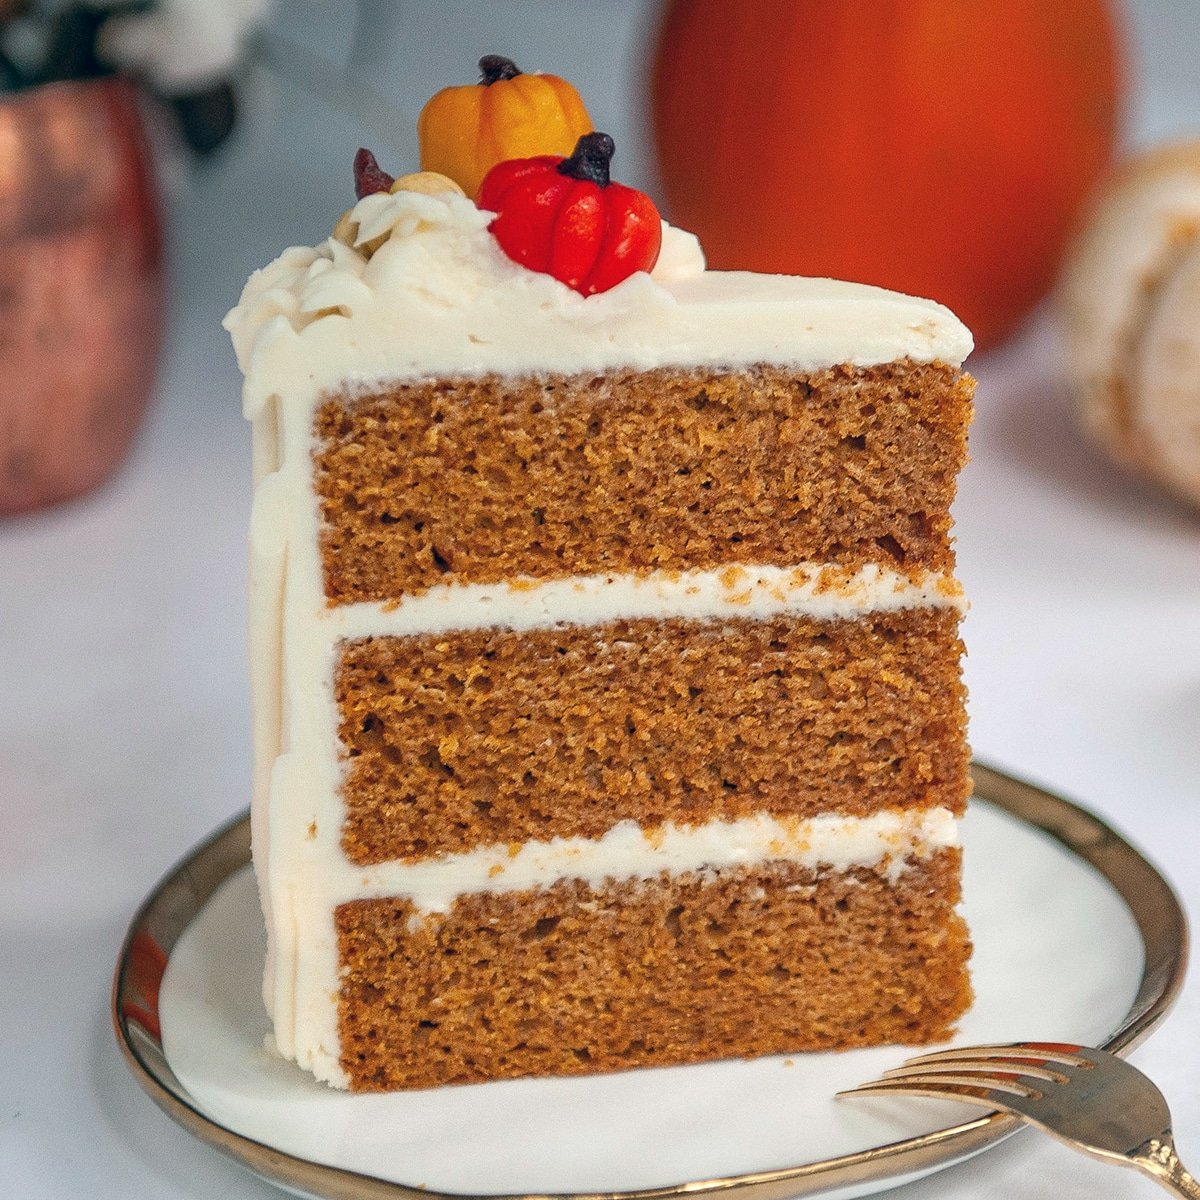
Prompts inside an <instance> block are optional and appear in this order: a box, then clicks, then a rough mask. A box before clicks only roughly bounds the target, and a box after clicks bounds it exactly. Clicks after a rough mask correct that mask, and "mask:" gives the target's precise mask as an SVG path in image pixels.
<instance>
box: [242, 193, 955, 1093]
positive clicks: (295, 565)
mask: <svg viewBox="0 0 1200 1200" xmlns="http://www.w3.org/2000/svg"><path fill="white" fill-rule="evenodd" d="M351 218H352V220H353V221H354V222H356V223H357V226H358V234H357V236H358V239H359V244H360V245H361V244H365V243H366V242H368V241H373V240H374V239H376V238H378V237H380V236H381V235H386V238H385V240H384V241H383V243H382V244H381V245H380V246H379V247H378V249H376V250H375V251H374V253H373V254H371V255H369V256H368V255H366V254H362V253H359V252H358V251H357V250H355V249H354V248H353V247H351V246H347V245H345V244H343V243H342V242H340V241H337V240H335V239H330V240H328V241H326V242H324V243H322V244H321V245H319V246H316V247H312V248H307V247H298V248H292V249H290V250H287V251H285V252H284V253H283V254H282V255H280V257H279V258H277V259H276V260H275V261H274V262H273V263H271V264H270V265H269V266H267V267H266V268H264V269H263V270H262V271H258V272H256V273H255V274H254V275H253V276H252V277H251V278H250V280H249V281H248V283H247V284H246V288H245V291H244V292H243V295H242V298H241V302H240V303H239V304H238V306H237V307H236V308H234V309H233V310H232V311H231V312H230V313H229V315H228V316H227V317H226V321H225V324H226V327H227V328H228V329H229V331H230V333H231V334H232V337H233V341H234V346H235V348H236V351H237V355H238V361H239V364H240V365H241V367H242V370H243V372H244V374H245V377H246V382H245V393H244V396H245V410H246V414H247V416H248V417H250V418H251V420H252V421H253V424H254V478H255V495H254V504H253V514H252V519H251V530H250V561H251V570H250V600H249V621H250V630H249V635H250V653H251V675H252V691H253V697H254V741H255V775H254V799H253V804H252V838H253V846H254V865H255V871H256V874H257V877H258V883H259V891H260V894H261V896H262V899H263V908H264V914H265V917H266V923H267V932H268V953H267V963H266V968H265V972H264V998H265V1000H266V1004H267V1008H268V1010H269V1012H270V1013H271V1016H272V1018H273V1021H274V1028H275V1035H274V1036H275V1040H276V1044H277V1046H278V1048H279V1050H280V1051H281V1053H283V1054H284V1055H285V1056H287V1057H289V1058H293V1059H295V1060H296V1061H297V1062H298V1063H299V1064H300V1065H301V1066H303V1067H305V1068H307V1069H309V1070H311V1071H313V1072H314V1074H315V1075H316V1076H317V1078H319V1079H323V1080H326V1081H328V1082H331V1083H335V1084H344V1083H345V1076H344V1073H343V1072H342V1069H341V1067H340V1064H339V1045H338V1034H337V988H338V973H337V953H336V938H335V933H334V927H333V910H334V908H335V906H336V905H338V904H340V903H343V902H345V901H347V900H350V899H354V898H356V897H362V896H376V895H406V896H409V897H411V898H412V899H413V901H414V903H415V905H416V907H417V908H418V909H420V910H421V911H425V912H437V911H443V910H444V909H446V908H447V907H449V905H450V904H452V902H453V897H454V896H455V895H457V894H459V893H460V892H461V891H463V890H469V889H472V888H481V887H488V888H500V887H507V888H510V889H511V888H524V887H529V886H538V885H547V884H549V883H552V882H553V881H554V880H555V879H558V878H563V877H572V876H573V877H579V878H585V879H589V880H593V881H597V880H603V879H605V878H610V877H617V878H629V877H646V878H649V877H651V876H653V875H656V874H657V873H658V872H660V871H662V870H671V871H691V870H718V869H726V868H730V867H736V866H738V865H741V864H748V863H757V862H762V861H766V860H768V859H772V858H776V859H783V860H787V861H791V862H799V863H802V864H809V865H813V864H818V865H819V864H826V865H829V866H831V867H833V868H834V869H841V868H843V867H845V866H848V865H859V866H868V867H874V868H876V869H880V870H883V871H885V872H888V873H894V872H898V871H900V870H902V869H903V868H904V864H905V863H907V862H909V861H911V860H912V859H913V858H919V857H922V856H924V855H927V854H928V853H931V852H933V851H934V850H936V849H939V848H941V847H944V846H947V845H951V844H953V836H954V832H953V831H954V821H953V818H952V816H951V815H950V814H948V813H945V812H942V811H941V810H935V811H933V812H927V813H922V814H914V815H912V816H900V815H898V814H885V815H884V816H883V817H879V818H870V819H869V820H868V821H867V822H866V823H864V822H861V821H860V822H856V821H852V820H848V819H846V818H843V817H831V818H829V819H828V820H826V819H825V818H822V819H821V820H820V821H819V822H817V823H812V822H810V823H804V824H802V825H792V826H784V825H781V824H779V823H773V822H771V820H770V819H769V818H762V819H761V820H760V819H758V818H755V819H753V820H752V821H750V822H749V823H739V822H726V823H719V822H718V823H712V824H710V825H704V826H699V827H696V828H690V829H686V830H674V829H672V830H668V831H663V830H659V831H654V833H653V836H650V835H649V834H648V832H646V831H642V830H640V829H638V827H637V826H632V825H622V826H619V827H617V828H614V830H612V831H610V834H609V835H607V836H606V837H605V838H601V839H598V840H597V841H596V842H594V843H580V844H574V843H571V844H567V843H561V844H560V843H556V842H551V843H537V844H534V845H532V846H527V847H525V848H523V849H522V850H521V851H520V852H518V853H517V854H516V855H515V856H512V855H510V854H509V853H508V850H507V848H504V851H503V861H500V859H498V858H497V857H496V855H497V854H499V853H500V851H499V850H498V848H496V847H490V848H488V847H485V848H483V849H482V850H479V851H477V852H474V853H473V854H471V855H465V856H451V857H450V858H448V859H438V860H435V861H432V862H429V863H415V864H405V863H385V864H380V865H379V866H377V867H371V868H365V869H364V868H360V867H353V866H351V864H349V863H348V862H347V860H346V858H345V856H344V854H343V852H342V848H341V827H342V821H343V816H344V814H343V806H342V801H341V796H340V787H341V781H342V769H343V768H342V763H341V761H340V758H339V749H338V739H337V719H338V717H337V707H336V704H335V701H334V697H333V691H332V680H333V671H334V664H335V662H336V656H337V653H338V647H339V644H340V642H341V641H342V640H343V639H345V638H350V637H364V636H378V635H381V634H391V635H394V636H403V635H405V634H411V633H420V632H429V631H433V630H442V629H465V628H479V627H481V626H490V625H496V626H503V627H507V628H513V629H528V628H535V627H545V626H547V625H555V624H558V623H564V622H565V623H593V624H594V623H600V622H604V621H611V620H616V619H619V618H622V617H643V616H644V617H659V618H667V617H672V616H674V617H679V616H683V617H686V618H690V619H698V620H699V619H713V618H722V617H744V618H748V619H757V618H761V617H763V616H767V615H770V614H772V613H778V612H794V613H807V614H810V615H813V616H817V617H821V618H826V619H833V618H837V617H853V616H857V615H861V614H862V613H865V612H870V611H875V610H878V609H885V608H893V609H894V608H906V607H918V606H920V607H924V606H934V605H937V606H951V607H957V608H960V609H961V607H962V598H961V594H960V591H959V589H958V585H957V584H956V583H955V581H954V580H953V579H951V578H950V577H948V576H942V575H934V574H929V575H924V576H922V575H919V574H913V575H897V574H896V573H894V572H892V571H889V570H886V569H884V568H882V567H877V566H868V567H866V568H864V569H863V570H861V571H858V572H851V573H847V572H845V571H844V570H840V569H838V568H835V567H833V566H831V565H829V564H821V563H799V564H791V565H788V566H785V567H776V566H765V565H762V564H754V563H745V564H738V565H735V566H731V567H726V568H722V569H721V570H719V571H688V572H677V573H651V574H649V575H643V576H626V575H598V576H586V577H574V578H567V579H559V580H548V581H546V580H542V581H529V580H515V581H511V582H509V583H505V584H501V585H451V586H446V587H435V588H431V589H429V590H428V591H427V592H424V593H422V594H421V595H419V596H413V597H398V598H396V602H394V603H390V604H388V605H374V604H355V605H346V606H336V607H331V606H329V605H328V604H327V603H326V599H325V594H324V587H323V576H322V568H321V562H320V554H319V532H320V529H319V520H320V518H319V511H318V505H317V502H316V499H315V496H314V489H313V479H312V450H313V413H314V410H315V408H316V406H317V404H319V403H320V401H321V399H322V398H323V397H324V396H325V395H327V394H330V393H333V392H342V391H347V390H350V391H353V390H354V389H356V388H366V387H369V386H371V385H372V384H376V383H381V382H386V381H389V380H399V379H406V378H425V377H432V376H438V375H457V376H471V375H479V374H484V373H492V372H495V373H504V374H528V373H540V372H564V373H579V372H585V371H597V372H598V371H603V370H607V369H610V368H616V367H629V368H636V369H647V368H653V367H658V366H672V365H679V366H706V365H707V366H713V367H722V366H729V367H734V366H738V365H750V364H753V363H758V362H770V363H773V364H779V365H789V366H794V367H795V368H796V369H797V370H819V369H821V368H823V367H828V366H832V365H834V364H838V363H850V364H853V365H857V366H864V367H865V366H871V365H876V364H880V363H884V362H891V361H895V360H901V359H908V360H912V361H915V362H932V361H941V362H945V363H947V364H949V365H953V366H957V365H958V364H960V363H961V362H962V360H963V358H964V357H965V356H966V354H967V353H968V352H969V350H970V348H971V339H970V335H969V334H968V333H967V331H966V330H965V328H964V327H963V326H962V325H961V324H960V323H959V322H958V321H957V319H956V318H955V317H954V316H953V315H952V314H951V313H949V312H948V311H947V310H946V309H944V308H942V307H941V306H940V305H937V304H933V303H931V302H929V301H924V300H916V299H912V298H910V297H906V296H900V295H897V294H895V293H890V292H885V291H882V290H880V289H877V288H871V287H866V286H862V285H856V284H847V283H839V282H835V281H831V280H813V279H799V278H792V277H784V276H760V275H751V274H746V273H737V272H734V273H722V272H712V271H708V270H706V269H705V266H704V259H703V255H702V253H701V252H700V249H699V246H698V244H697V243H696V240H695V238H693V237H692V236H691V235H690V234H686V233H683V232H682V231H679V230H675V229H672V228H670V227H666V228H665V229H664V240H663V252H662V254H661V255H660V259H659V262H658V264H657V266H656V268H655V271H654V273H653V275H647V274H644V273H640V274H637V275H634V276H633V277H631V278H630V279H628V280H626V281H625V282H623V283H621V284H619V285H618V286H617V287H615V288H613V289H612V290H611V291H609V292H606V293H602V294H600V295H596V296H590V297H587V298H584V297H582V296H580V295H578V294H577V293H575V292H574V291H572V290H571V289H570V288H568V287H566V286H565V285H563V284H561V283H559V282H558V281H557V280H555V279H553V278H551V277H550V276H547V275H541V274H537V273H535V272H531V271H528V270H526V269H524V268H522V267H520V266H518V265H517V264H515V263H513V262H511V261H510V260H509V259H508V258H507V257H506V256H505V255H504V254H503V253H502V251H500V249H499V248H498V246H497V245H496V244H495V242H494V240H493V239H492V237H491V235H490V234H489V233H488V231H487V224H488V221H489V216H488V214H486V213H481V212H480V211H479V210H478V209H477V208H476V207H475V206H474V205H473V204H472V203H471V202H470V201H468V200H466V199H464V198H461V197H457V196H452V195H448V194H447V195H435V196H430V195H425V194H418V193H413V192H399V193H396V194H394V195H391V194H378V195H373V196H368V197H366V198H365V199H363V200H362V201H360V202H359V203H358V204H357V205H356V206H355V208H354V209H353V210H352V213H351ZM496 867H499V868H500V870H494V868H496Z"/></svg>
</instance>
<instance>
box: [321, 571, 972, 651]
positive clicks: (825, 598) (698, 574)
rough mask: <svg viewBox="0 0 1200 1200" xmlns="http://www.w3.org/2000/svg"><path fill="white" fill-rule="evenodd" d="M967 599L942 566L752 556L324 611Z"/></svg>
mask: <svg viewBox="0 0 1200 1200" xmlns="http://www.w3.org/2000/svg"><path fill="white" fill-rule="evenodd" d="M925 606H931V607H932V606H936V607H941V608H956V609H958V610H959V611H960V612H961V611H962V610H963V608H964V606H965V602H964V600H963V597H962V589H961V586H960V585H959V583H958V581H957V580H955V579H953V578H951V577H950V576H948V575H944V574H941V573H938V572H934V571H925V572H920V573H918V574H917V575H916V577H915V578H912V577H909V576H908V575H902V574H900V573H899V572H897V571H892V570H889V569H888V568H886V567H880V566H877V565H875V564H869V565H867V566H865V567H863V568H861V569H860V570H858V571H846V570H843V569H841V568H838V567H834V566H828V565H823V564H820V563H804V564H801V565H798V566H794V567H776V566H770V565H763V564H759V565H755V564H751V563H746V564H737V565H732V566H726V567H718V568H714V569H711V570H696V571H654V572H651V573H649V574H646V575H635V574H616V573H612V574H604V575H583V576H580V575H574V576H571V577H569V578H566V579H551V580H538V579H517V580H512V581H510V582H508V583H500V584H446V585H441V586H438V587H434V588H430V589H429V590H428V591H425V592H422V593H421V594H420V595H416V596H403V597H400V598H399V599H397V600H396V601H394V602H389V603H386V604H369V603H360V604H348V605H341V606H338V607H331V608H328V609H326V610H325V611H324V612H322V613H321V614H320V616H319V620H320V623H321V624H322V626H323V627H324V629H325V631H326V635H327V636H328V637H329V638H331V639H341V638H362V637H386V636H392V637H397V636H404V635H408V634H419V633H441V632H448V631H450V630H467V629H487V628H492V627H501V628H505V629H512V630H518V631H521V630H529V629H545V628H552V627H554V626H556V625H601V624H604V623H606V622H609V621H618V620H631V619H637V618H646V617H650V618H656V619H667V618H672V617H682V618H684V619H688V620H697V621H699V620H707V619H712V618H716V617H740V618H749V619H762V618H765V617H771V616H775V615H777V614H783V613H788V614H796V615H802V616H808V617H813V618H815V619H817V620H826V621H833V620H852V619H854V618H856V617H861V616H863V615H864V614H866V613H873V612H892V611H895V610H896V609H902V608H917V607H925Z"/></svg>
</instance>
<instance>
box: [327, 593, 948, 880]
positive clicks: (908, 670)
mask: <svg viewBox="0 0 1200 1200" xmlns="http://www.w3.org/2000/svg"><path fill="white" fill-rule="evenodd" d="M957 625H958V614H957V612H956V611H955V610H953V609H945V608H917V609H906V610H900V611H897V612H882V613H878V612H877V613H870V614H867V615H866V616H864V617H863V618H862V619H860V620H856V621H819V620H814V619H811V618H807V617H798V616H777V617H773V618H770V619H767V620H762V621H753V620H746V619H741V620H715V621H688V620H683V619H672V620H666V621H655V620H649V619H639V620H630V621H618V622H613V623H609V624H605V625H599V626H568V627H563V628H557V629H546V630H532V631H529V632H522V633H514V632H511V631H505V630H497V629H485V630H472V631H463V632H458V633H446V634H428V635H423V636H419V637H402V638H397V637H374V638H365V639H360V640H355V641H348V642H345V643H343V644H342V648H341V654H340V660H339V662H338V664H337V666H336V668H335V675H334V684H335V689H334V690H335V695H336V698H337V704H338V709H339V714H340V730H339V736H340V740H341V746H342V753H343V757H344V760H345V762H346V765H347V770H346V773H345V776H344V782H343V788H342V795H343V799H344V801H345V806H346V818H345V823H344V825H343V830H342V845H343V849H344V850H345V852H346V854H347V856H348V857H349V858H350V859H351V860H352V861H353V862H355V863H358V864H364V865H365V864H368V863H379V862H385V861H388V860H390V859H410V860H411V859H416V858H421V857H426V856H431V855H436V854H443V853H455V852H462V851H466V850H470V849H472V848H474V847H477V846H480V845H489V844H494V843H497V842H501V843H503V842H522V841H525V840H528V839H534V840H548V839H551V838H554V837H587V838H597V837H601V836H603V834H604V833H605V832H606V831H607V830H608V829H610V828H611V827H612V825H613V824H615V823H616V822H617V821H620V820H624V819H630V820H634V821H637V822H638V823H639V824H641V825H642V826H643V827H648V826H656V825H660V824H662V823H663V822H665V821H673V822H675V823H676V824H680V825H695V824H701V823H704V822H706V821H710V820H715V819H726V820H733V819H737V818H739V817H744V816H751V815H753V814H755V813H758V812H767V813H770V814H772V815H773V816H778V817H786V816H795V817H811V816H816V815H818V814H820V813H831V812H832V813H840V814H843V815H847V816H869V815H871V814H872V813H875V812H878V811H879V810H880V809H882V808H894V809H923V808H928V807H932V806H934V805H943V806H945V807H946V808H949V809H951V810H952V811H953V812H955V813H961V812H962V810H963V805H964V802H965V798H966V796H967V793H968V790H969V773H968V754H967V749H966V745H965V715H964V710H963V702H964V690H963V686H962V682H961V679H960V675H959V658H960V655H961V651H962V647H961V645H960V643H959V640H958V632H957Z"/></svg>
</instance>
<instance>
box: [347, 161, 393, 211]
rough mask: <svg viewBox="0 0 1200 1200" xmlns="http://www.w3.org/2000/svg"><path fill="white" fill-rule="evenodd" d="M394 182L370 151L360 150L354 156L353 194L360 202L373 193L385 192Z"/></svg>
mask: <svg viewBox="0 0 1200 1200" xmlns="http://www.w3.org/2000/svg"><path fill="white" fill-rule="evenodd" d="M395 182H396V181H395V180H394V179H393V178H392V177H391V176H390V175H389V174H388V173H387V172H386V171H385V170H384V169H383V168H382V167H381V166H380V165H379V164H378V163H377V162H376V161H375V155H373V154H372V153H371V152H370V150H363V149H360V150H359V152H358V153H357V154H356V155H355V156H354V194H355V195H356V196H357V197H358V198H359V199H360V200H361V199H362V198H363V197H364V196H370V195H372V194H373V193H374V192H386V191H387V190H388V189H389V188H390V187H391V186H392V184H393V183H395Z"/></svg>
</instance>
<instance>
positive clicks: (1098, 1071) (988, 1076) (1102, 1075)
mask: <svg viewBox="0 0 1200 1200" xmlns="http://www.w3.org/2000/svg"><path fill="white" fill-rule="evenodd" d="M893 1094H901V1095H909V1096H932V1097H934V1098H935V1099H938V1100H965V1101H966V1102H967V1103H968V1104H979V1105H982V1106H983V1107H985V1108H991V1109H999V1110H1000V1111H1002V1112H1007V1113H1012V1114H1013V1115H1014V1116H1016V1117H1020V1118H1021V1119H1022V1120H1024V1121H1028V1122H1029V1123H1030V1124H1031V1125H1036V1126H1038V1128H1039V1129H1044V1130H1045V1131H1046V1132H1047V1133H1050V1134H1053V1135H1054V1136H1055V1137H1056V1138H1058V1139H1059V1140H1060V1141H1063V1142H1066V1144H1067V1145H1068V1146H1074V1147H1075V1149H1076V1150H1082V1151H1084V1152H1085V1153H1087V1154H1091V1155H1093V1156H1094V1157H1096V1158H1101V1159H1104V1160H1105V1161H1106V1162H1116V1163H1122V1164H1124V1165H1125V1166H1128V1167H1137V1168H1138V1169H1139V1170H1141V1171H1144V1172H1145V1173H1146V1174H1147V1175H1149V1176H1150V1177H1151V1178H1152V1179H1156V1180H1157V1181H1158V1182H1159V1183H1161V1184H1162V1185H1163V1187H1165V1188H1166V1189H1167V1190H1168V1191H1170V1192H1174V1193H1175V1195H1177V1196H1184V1197H1187V1198H1188V1200H1200V1183H1197V1181H1196V1180H1195V1179H1193V1178H1192V1176H1191V1175H1189V1174H1188V1172H1187V1171H1185V1170H1184V1167H1183V1164H1182V1163H1181V1162H1180V1161H1179V1155H1178V1154H1176V1153H1175V1143H1174V1141H1173V1140H1172V1137H1171V1113H1170V1111H1169V1110H1168V1108H1167V1102H1166V1100H1164V1099H1163V1094H1162V1092H1160V1091H1159V1090H1158V1088H1157V1087H1156V1086H1155V1085H1154V1084H1153V1083H1152V1082H1151V1081H1150V1080H1149V1079H1148V1078H1147V1077H1146V1076H1145V1075H1143V1074H1142V1072H1141V1071H1139V1070H1138V1069H1137V1067H1135V1066H1133V1065H1131V1064H1130V1063H1127V1062H1125V1061H1124V1060H1123V1059H1120V1058H1117V1057H1116V1055H1114V1054H1108V1053H1107V1052H1105V1051H1103V1050H1091V1049H1087V1048H1086V1047H1083V1046H1068V1045H1064V1044H1062V1043H1060V1042H1012V1043H1010V1044H1008V1045H1002V1046H964V1047H961V1048H958V1049H954V1050H942V1051H940V1052H939V1053H936V1054H924V1055H921V1057H919V1058H913V1059H910V1060H909V1061H908V1062H906V1063H905V1064H904V1065H903V1066H900V1067H896V1068H895V1069H894V1070H891V1071H886V1072H884V1075H883V1077H882V1078H881V1079H878V1080H876V1081H875V1082H873V1083H864V1084H862V1085H861V1086H860V1087H856V1088H850V1089H849V1090H847V1091H844V1092H839V1093H838V1095H839V1096H863V1095H893Z"/></svg>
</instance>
